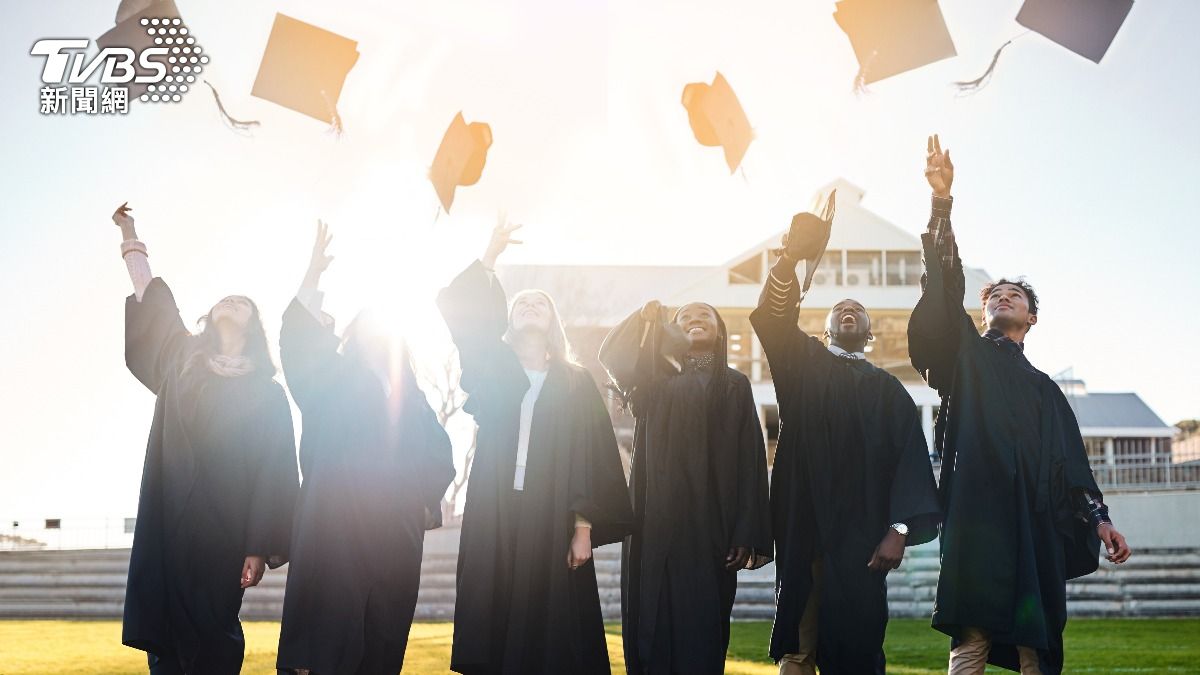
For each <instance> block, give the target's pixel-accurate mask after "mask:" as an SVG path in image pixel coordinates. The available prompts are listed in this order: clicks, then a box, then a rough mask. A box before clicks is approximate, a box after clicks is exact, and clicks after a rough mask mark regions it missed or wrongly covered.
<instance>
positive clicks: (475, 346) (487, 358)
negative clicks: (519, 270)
mask: <svg viewBox="0 0 1200 675" xmlns="http://www.w3.org/2000/svg"><path fill="white" fill-rule="evenodd" d="M437 305H438V310H439V311H441V313H442V318H443V319H445V321H446V327H447V328H449V329H450V337H451V338H452V339H453V340H454V346H455V347H456V348H457V349H458V359H459V364H460V365H461V367H462V376H461V380H460V384H461V386H462V388H463V391H465V392H467V394H468V395H469V396H470V399H469V400H468V401H467V405H466V406H465V409H466V410H467V412H468V413H470V414H472V415H476V414H477V413H479V412H481V411H482V410H481V406H485V407H486V405H487V403H488V400H489V395H488V392H490V391H495V388H496V385H498V384H500V383H504V382H509V381H511V382H514V383H519V384H521V385H522V386H528V381H529V380H528V378H527V377H526V376H525V373H524V371H523V370H521V365H520V363H519V362H517V360H516V355H515V354H513V352H512V349H511V348H510V347H509V346H508V345H507V344H506V343H505V342H504V339H503V338H504V333H505V331H506V330H508V301H507V300H506V298H505V295H504V288H503V287H501V286H500V283H499V282H498V281H496V280H494V279H492V277H491V276H490V275H489V274H488V272H487V270H486V269H484V267H483V263H481V262H479V261H478V260H477V261H475V262H474V263H472V264H471V265H470V266H468V267H467V269H465V270H463V271H462V273H460V274H459V275H458V276H457V277H455V278H454V280H453V281H451V282H450V285H449V286H447V287H446V288H444V289H442V291H441V292H440V293H438V298H437Z"/></svg>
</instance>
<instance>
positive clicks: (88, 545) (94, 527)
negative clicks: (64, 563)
mask: <svg viewBox="0 0 1200 675" xmlns="http://www.w3.org/2000/svg"><path fill="white" fill-rule="evenodd" d="M135 520H136V519H134V518H88V517H84V518H39V519H29V518H9V519H6V520H3V521H0V551H37V550H41V551H58V550H69V549H102V548H129V547H130V546H132V545H133V525H134V522H135Z"/></svg>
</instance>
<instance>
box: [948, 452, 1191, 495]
mask: <svg viewBox="0 0 1200 675" xmlns="http://www.w3.org/2000/svg"><path fill="white" fill-rule="evenodd" d="M1166 459H1167V458H1165V457H1151V456H1150V455H1146V456H1144V457H1143V456H1133V455H1125V456H1118V457H1117V458H1116V462H1115V463H1113V464H1109V463H1107V462H1106V461H1105V460H1104V458H1101V457H1092V458H1091V460H1092V461H1091V465H1092V475H1093V476H1095V477H1096V485H1098V486H1099V487H1100V489H1101V490H1103V491H1104V492H1106V493H1107V492H1143V491H1155V490H1200V462H1189V463H1187V464H1171V463H1170V462H1169V461H1166ZM941 469H942V464H941V462H940V461H938V460H937V459H936V458H933V475H934V476H939V477H940V476H941Z"/></svg>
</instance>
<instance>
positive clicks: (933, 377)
mask: <svg viewBox="0 0 1200 675" xmlns="http://www.w3.org/2000/svg"><path fill="white" fill-rule="evenodd" d="M921 244H922V249H923V257H924V261H925V275H924V277H922V289H921V299H920V300H918V301H917V306H916V307H915V308H914V309H913V313H912V317H910V318H909V320H908V351H909V358H910V359H911V360H912V365H913V368H915V369H916V370H917V372H919V373H921V375H922V377H924V378H925V380H926V381H927V382H928V383H929V386H931V387H933V388H934V389H937V390H938V393H940V394H941V395H942V396H946V395H947V394H949V390H950V384H951V378H953V376H954V364H955V362H956V361H957V360H958V350H959V347H960V345H961V338H962V335H963V331H973V330H974V328H973V325H972V323H971V317H970V316H968V315H967V312H966V310H965V309H963V294H964V292H965V289H964V287H965V281H964V277H963V269H962V260H961V259H960V258H959V257H958V250H957V247H955V249H954V253H953V258H952V260H953V262H952V264H949V265H946V264H943V259H942V255H941V252H940V251H939V250H938V247H937V244H936V235H934V234H932V233H929V232H926V233H924V234H922V235H921Z"/></svg>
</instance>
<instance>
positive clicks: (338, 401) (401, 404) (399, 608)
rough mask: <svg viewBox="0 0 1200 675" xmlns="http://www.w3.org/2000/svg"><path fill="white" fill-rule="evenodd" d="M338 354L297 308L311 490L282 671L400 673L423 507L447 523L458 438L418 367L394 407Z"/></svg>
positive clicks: (329, 336)
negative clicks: (422, 384)
mask: <svg viewBox="0 0 1200 675" xmlns="http://www.w3.org/2000/svg"><path fill="white" fill-rule="evenodd" d="M338 345H339V340H338V338H337V337H336V336H335V335H334V333H333V330H332V328H331V327H327V326H322V325H321V324H320V322H318V321H317V320H316V319H315V318H314V317H313V316H312V314H311V313H309V311H308V310H307V309H305V308H304V307H303V306H302V305H301V304H300V302H299V301H297V300H293V301H292V303H291V305H290V306H289V307H288V309H287V311H286V312H285V313H284V316H283V330H282V333H281V335H280V339H279V351H280V357H281V360H282V361H283V370H284V375H285V377H286V378H287V384H288V388H289V389H290V390H291V392H292V396H293V397H294V398H295V399H296V404H297V405H298V406H299V407H300V412H301V414H302V415H303V422H304V429H303V434H302V436H301V440H300V469H301V472H302V474H303V476H304V482H303V485H302V486H301V488H300V500H299V502H298V504H297V507H296V527H295V531H294V533H293V536H292V563H291V568H290V570H289V572H288V580H287V591H286V595H285V597H284V602H283V625H282V628H281V633H280V636H279V657H278V667H279V668H280V669H297V668H307V669H309V670H311V671H313V673H314V674H315V675H342V674H345V673H370V674H374V673H397V672H399V670H400V667H401V664H402V663H403V660H404V650H405V647H406V646H407V643H408V631H409V628H410V626H411V624H412V619H413V613H414V610H415V608H416V602H417V587H418V586H419V585H420V580H421V552H422V546H423V544H424V539H425V510H426V509H429V511H430V513H431V514H433V515H434V516H437V517H439V518H440V514H441V508H440V501H441V498H442V496H443V495H444V494H445V492H446V488H447V487H448V486H449V485H450V481H451V480H453V478H454V464H453V459H452V456H451V450H450V440H449V437H448V436H447V435H446V432H445V430H444V429H442V427H441V425H440V424H438V421H437V416H436V415H435V414H434V412H433V409H432V408H430V406H429V403H428V401H426V399H425V395H424V393H423V392H422V391H421V390H420V388H419V387H418V386H417V382H416V378H415V376H414V374H413V372H412V369H411V367H409V366H407V365H406V366H405V367H404V368H403V371H402V374H401V375H402V376H401V378H400V382H399V383H398V384H397V386H398V387H401V388H402V389H401V391H400V392H393V394H394V395H393V396H392V398H391V399H389V398H388V397H387V395H386V394H385V390H384V385H383V383H382V382H381V381H380V380H379V378H378V377H377V376H376V375H375V373H373V372H372V371H371V370H369V369H368V368H367V367H365V366H364V365H363V364H361V363H360V362H359V361H358V360H357V359H355V358H353V357H347V356H344V355H342V354H340V353H338ZM389 401H390V402H389ZM439 524H440V523H439Z"/></svg>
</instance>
